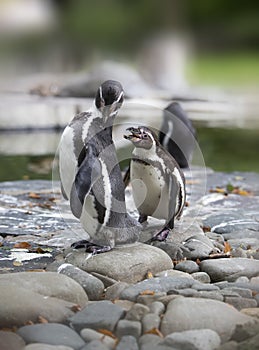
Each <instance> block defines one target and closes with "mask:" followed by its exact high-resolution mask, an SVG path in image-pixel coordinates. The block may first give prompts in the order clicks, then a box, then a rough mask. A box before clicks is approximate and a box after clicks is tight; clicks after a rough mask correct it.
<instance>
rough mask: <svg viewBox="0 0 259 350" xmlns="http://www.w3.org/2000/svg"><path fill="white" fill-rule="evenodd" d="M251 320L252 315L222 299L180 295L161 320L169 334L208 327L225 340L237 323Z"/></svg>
mask: <svg viewBox="0 0 259 350" xmlns="http://www.w3.org/2000/svg"><path fill="white" fill-rule="evenodd" d="M197 315H198V317H197ZM250 322H251V323H253V322H254V319H253V318H252V317H249V316H246V315H244V314H242V313H241V312H239V311H237V310H236V309H235V308H233V307H232V306H230V305H228V304H226V303H223V302H221V301H218V300H212V299H200V298H184V297H178V298H176V299H174V300H172V301H170V302H169V304H168V306H167V310H166V312H165V315H164V317H163V319H162V321H161V332H162V333H163V334H164V335H168V334H170V333H173V332H179V331H184V330H192V329H203V328H208V329H212V330H214V331H215V332H217V333H218V335H219V336H220V338H221V340H222V341H223V342H225V341H227V340H229V339H230V337H231V334H232V332H233V330H234V328H235V326H236V325H237V324H245V323H250Z"/></svg>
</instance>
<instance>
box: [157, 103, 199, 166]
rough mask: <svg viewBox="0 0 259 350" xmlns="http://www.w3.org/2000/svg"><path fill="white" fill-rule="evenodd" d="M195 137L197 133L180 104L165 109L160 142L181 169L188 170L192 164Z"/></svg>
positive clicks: (172, 104) (173, 104)
mask: <svg viewBox="0 0 259 350" xmlns="http://www.w3.org/2000/svg"><path fill="white" fill-rule="evenodd" d="M195 137H196V131H195V129H194V127H193V125H192V122H191V120H190V119H189V118H188V116H187V114H186V112H185V111H184V110H183V109H182V107H181V105H180V104H179V103H178V102H172V103H171V104H170V105H169V106H167V107H166V108H165V109H164V113H163V123H162V126H161V130H160V133H159V141H160V143H161V144H162V146H164V148H165V149H166V150H167V151H168V152H169V153H170V154H171V155H172V156H173V157H174V159H175V160H176V161H177V163H178V164H179V166H180V167H181V168H187V167H188V166H189V164H190V162H191V159H192V154H193V150H194V147H195V143H196V139H195Z"/></svg>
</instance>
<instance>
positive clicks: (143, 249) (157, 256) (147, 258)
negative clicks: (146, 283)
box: [66, 243, 173, 283]
mask: <svg viewBox="0 0 259 350" xmlns="http://www.w3.org/2000/svg"><path fill="white" fill-rule="evenodd" d="M122 261H123V264H122V263H121V262H122ZM66 262H67V263H70V264H72V265H74V266H77V267H79V268H80V269H82V270H84V271H87V272H89V273H91V272H92V271H94V272H97V273H100V274H102V275H106V276H108V277H110V278H112V279H115V280H116V281H121V282H127V283H136V282H138V281H142V280H143V279H144V278H145V277H146V275H147V273H148V272H151V273H152V274H153V275H154V274H155V273H157V272H160V271H161V269H162V268H163V270H164V269H170V268H172V267H173V263H172V260H171V259H170V257H169V256H168V255H167V254H166V253H165V252H164V251H162V250H161V249H158V248H156V247H153V246H151V245H148V244H143V243H134V244H128V245H124V246H118V247H116V248H115V249H113V250H112V251H110V252H108V253H103V254H98V255H96V256H94V257H92V258H90V259H86V258H85V252H84V251H80V250H77V251H75V250H73V251H72V252H70V253H69V254H68V255H67V256H66Z"/></svg>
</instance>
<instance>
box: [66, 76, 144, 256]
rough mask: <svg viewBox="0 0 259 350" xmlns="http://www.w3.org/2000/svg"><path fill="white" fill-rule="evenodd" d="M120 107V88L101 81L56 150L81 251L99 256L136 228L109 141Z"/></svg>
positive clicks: (124, 240)
mask: <svg viewBox="0 0 259 350" xmlns="http://www.w3.org/2000/svg"><path fill="white" fill-rule="evenodd" d="M122 103H123V88H122V86H121V84H120V83H119V82H117V81H113V80H108V81H105V82H104V83H103V84H102V85H101V86H100V87H99V89H98V91H97V93H96V97H95V101H94V103H93V106H92V108H90V109H89V110H88V111H87V112H82V113H79V114H77V115H76V116H75V117H74V119H73V120H72V121H71V122H70V123H69V124H68V126H67V127H66V128H65V130H64V132H63V134H62V136H61V141H60V146H59V169H60V179H61V187H62V193H63V195H64V197H65V198H67V199H68V200H69V201H70V207H71V211H72V213H73V214H74V215H75V216H76V217H77V218H79V219H80V222H81V224H82V227H83V228H84V230H85V231H86V232H87V233H88V234H89V236H90V237H91V241H90V242H89V241H86V240H82V241H79V242H75V243H73V244H72V247H73V248H82V247H84V248H85V250H86V251H87V252H90V253H92V254H98V253H102V252H105V251H109V250H111V249H112V248H113V247H114V246H115V245H116V244H124V243H132V242H135V241H136V240H137V239H138V236H139V231H140V225H139V223H138V222H137V221H136V220H135V219H133V218H132V217H131V216H130V215H129V214H127V211H126V205H125V194H124V184H123V179H122V175H121V171H120V167H119V164H118V159H117V156H116V150H115V146H114V143H113V139H112V128H113V121H114V118H115V116H116V115H117V113H118V110H119V108H120V107H121V105H122Z"/></svg>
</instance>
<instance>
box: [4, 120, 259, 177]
mask: <svg viewBox="0 0 259 350" xmlns="http://www.w3.org/2000/svg"><path fill="white" fill-rule="evenodd" d="M195 126H196V128H197V134H198V142H199V145H200V148H201V152H202V154H203V157H204V160H205V164H206V166H207V167H211V168H212V169H214V170H218V171H225V172H230V171H255V172H259V129H258V128H237V127H235V128H233V127H232V128H230V127H208V126H206V125H205V124H204V123H203V124H201V123H196V125H195ZM61 132H62V131H58V132H57V131H34V132H32V131H31V132H28V131H27V132H25V131H23V132H22V131H20V132H1V133H0V149H1V153H0V164H1V167H0V181H10V180H22V179H51V178H52V162H53V159H54V157H55V152H56V150H57V147H58V143H59V139H60V135H61ZM124 152H125V149H120V150H119V154H120V157H123V156H122V154H123V153H124Z"/></svg>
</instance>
